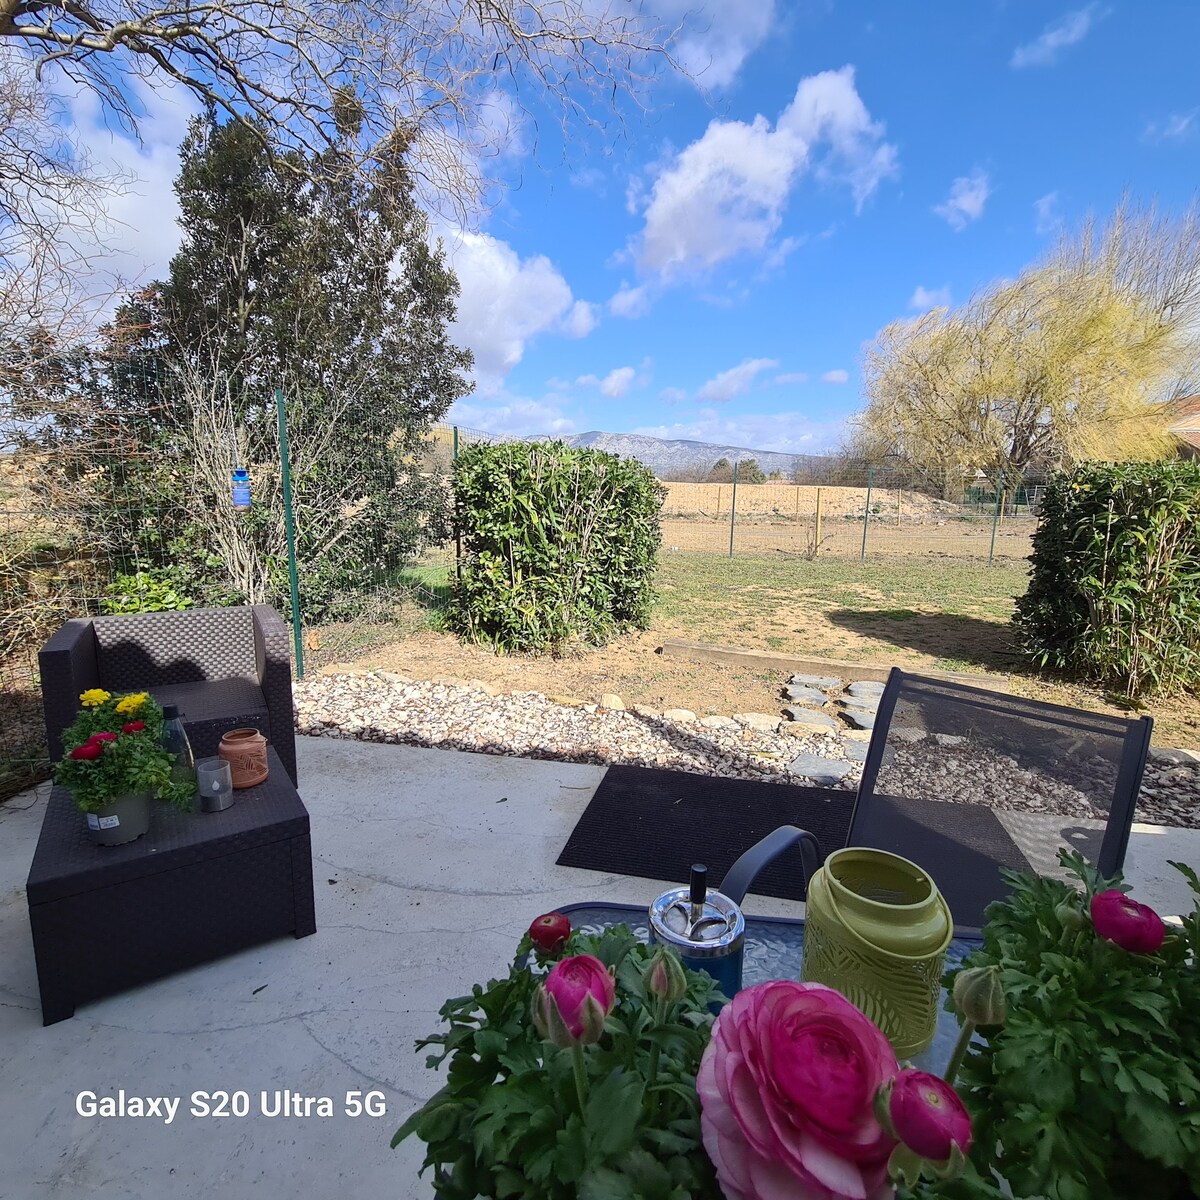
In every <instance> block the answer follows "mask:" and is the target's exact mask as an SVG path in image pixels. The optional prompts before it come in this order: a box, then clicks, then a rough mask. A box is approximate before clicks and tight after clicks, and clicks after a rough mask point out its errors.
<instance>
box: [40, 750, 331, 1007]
mask: <svg viewBox="0 0 1200 1200" xmlns="http://www.w3.org/2000/svg"><path fill="white" fill-rule="evenodd" d="M268 753H269V762H270V775H269V776H268V777H267V779H266V780H265V781H264V782H263V783H261V784H259V785H258V786H257V787H253V788H246V789H244V790H242V791H239V792H236V793H235V797H236V799H235V803H234V805H233V807H231V808H227V809H225V811H224V812H219V813H201V812H193V813H183V812H180V811H178V810H177V809H173V808H170V807H168V806H167V805H165V804H155V805H154V806H153V812H152V815H151V818H150V829H149V831H148V832H147V833H146V834H145V835H144V836H143V837H140V838H139V839H138V840H137V841H136V842H130V843H129V844H127V845H124V846H96V845H93V844H92V843H91V842H90V841H88V840H87V835H86V833H85V831H84V820H83V816H82V814H81V813H80V812H79V810H78V809H77V808H76V807H75V803H74V801H73V800H72V798H71V795H70V793H69V792H67V791H66V789H64V788H60V787H55V788H54V789H52V791H51V793H50V802H49V805H48V806H47V809H46V815H45V817H44V819H43V820H42V832H41V836H40V837H39V838H38V844H37V849H36V851H35V852H34V855H33V865H32V866H31V867H30V869H29V879H28V881H27V882H26V897H27V900H28V903H29V924H30V927H31V928H32V930H33V948H34V954H35V956H36V958H37V972H38V986H39V988H40V990H41V996H42V1023H43V1024H44V1025H52V1024H54V1022H56V1021H63V1020H65V1019H66V1018H67V1017H70V1016H73V1015H74V1012H75V1006H76V1004H81V1003H84V1002H85V1001H88V1000H96V999H99V998H100V997H102V996H108V995H111V994H112V993H114V992H119V991H122V990H124V989H125V988H128V987H133V986H135V985H137V984H141V983H146V982H148V981H149V980H151V979H157V978H159V977H160V976H163V975H168V974H171V973H172V972H174V971H179V970H182V969H184V968H186V967H194V966H197V965H198V964H200V963H204V962H209V961H211V960H212V959H215V958H220V957H222V956H223V955H226V954H230V953H232V952H234V951H236V950H244V949H246V948H247V947H249V946H254V945H257V944H258V943H260V942H264V941H268V940H270V939H272V938H277V937H282V936H283V935H284V934H288V933H291V934H294V935H295V936H296V937H298V938H301V937H305V936H307V935H308V934H310V933H315V932H316V928H317V926H316V916H315V913H314V910H313V879H312V844H311V841H310V838H309V829H308V811H307V810H306V809H305V807H304V804H303V802H302V801H301V799H300V797H299V795H298V794H297V792H296V789H295V788H294V787H293V786H292V781H291V779H290V778H289V777H288V773H287V772H286V771H285V770H284V768H283V763H282V762H281V761H280V759H279V756H278V755H277V754H276V753H275V751H274V749H273V748H272V749H271V750H269V752H268Z"/></svg>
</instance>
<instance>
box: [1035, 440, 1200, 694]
mask: <svg viewBox="0 0 1200 1200" xmlns="http://www.w3.org/2000/svg"><path fill="white" fill-rule="evenodd" d="M1032 562H1033V573H1032V576H1031V578H1030V581H1029V590H1028V592H1026V594H1025V595H1024V596H1022V597H1021V599H1020V600H1018V601H1017V611H1016V615H1015V617H1014V622H1015V624H1016V627H1017V633H1018V637H1019V640H1020V642H1021V644H1022V647H1023V649H1024V650H1025V652H1026V653H1027V654H1028V655H1029V656H1030V657H1031V658H1032V659H1033V660H1034V661H1035V662H1036V663H1037V664H1038V665H1040V666H1043V667H1054V668H1056V669H1059V670H1062V671H1065V672H1067V673H1069V674H1072V675H1075V676H1078V677H1081V678H1085V679H1091V680H1095V681H1097V682H1101V683H1105V684H1108V685H1110V686H1119V687H1120V688H1122V689H1123V690H1124V692H1125V694H1126V695H1127V696H1129V697H1133V698H1136V697H1138V696H1142V695H1149V694H1153V693H1162V694H1171V693H1177V692H1181V691H1196V690H1197V689H1198V688H1200V463H1197V462H1180V461H1171V462H1147V463H1120V464H1117V465H1109V464H1099V463H1093V464H1086V465H1084V466H1081V467H1077V468H1076V469H1075V470H1073V471H1071V472H1069V473H1066V474H1060V475H1056V476H1055V477H1054V478H1052V479H1051V481H1050V483H1049V485H1048V486H1047V488H1046V495H1045V499H1044V501H1043V503H1042V508H1041V513H1040V520H1039V523H1038V529H1037V532H1036V533H1035V534H1034V538H1033V558H1032Z"/></svg>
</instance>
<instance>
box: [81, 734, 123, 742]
mask: <svg viewBox="0 0 1200 1200" xmlns="http://www.w3.org/2000/svg"><path fill="white" fill-rule="evenodd" d="M116 740H117V735H116V734H115V733H93V734H92V736H91V737H90V738H88V741H89V742H115V741H116Z"/></svg>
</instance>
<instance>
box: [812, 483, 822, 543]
mask: <svg viewBox="0 0 1200 1200" xmlns="http://www.w3.org/2000/svg"><path fill="white" fill-rule="evenodd" d="M820 553H821V489H820V488H817V522H816V529H814V530H813V558H816V557H817V555H818V554H820Z"/></svg>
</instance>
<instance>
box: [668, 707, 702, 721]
mask: <svg viewBox="0 0 1200 1200" xmlns="http://www.w3.org/2000/svg"><path fill="white" fill-rule="evenodd" d="M663 719H664V720H666V721H694V720H695V719H696V714H695V713H694V712H692V710H691V709H690V708H668V709H667V711H666V712H665V713H663Z"/></svg>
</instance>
